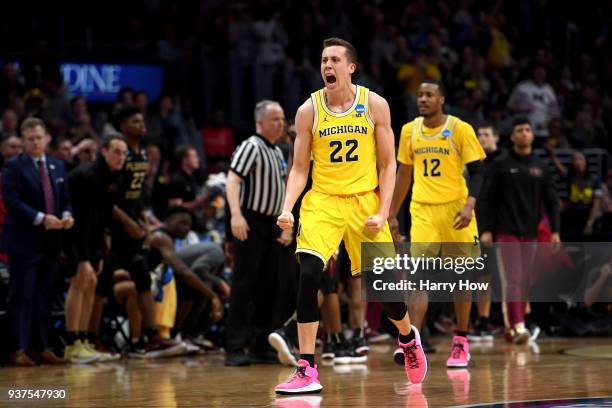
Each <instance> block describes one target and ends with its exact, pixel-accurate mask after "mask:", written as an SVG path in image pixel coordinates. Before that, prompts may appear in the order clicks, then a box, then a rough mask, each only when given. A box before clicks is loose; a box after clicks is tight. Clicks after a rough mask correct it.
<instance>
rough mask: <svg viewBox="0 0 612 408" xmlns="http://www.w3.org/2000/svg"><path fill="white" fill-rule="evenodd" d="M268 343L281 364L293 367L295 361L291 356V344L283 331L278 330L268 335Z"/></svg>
mask: <svg viewBox="0 0 612 408" xmlns="http://www.w3.org/2000/svg"><path fill="white" fill-rule="evenodd" d="M268 343H270V345H271V346H272V347H273V348H274V350H276V353H277V358H278V361H280V362H281V364H284V365H288V366H292V367H295V366H297V360H296V358H295V356H294V355H293V343H292V342H291V340H290V339H289V336H288V335H287V333H286V332H285V330H284V329H282V328H281V329H278V330H276V331H274V332H272V333H270V334H269V335H268Z"/></svg>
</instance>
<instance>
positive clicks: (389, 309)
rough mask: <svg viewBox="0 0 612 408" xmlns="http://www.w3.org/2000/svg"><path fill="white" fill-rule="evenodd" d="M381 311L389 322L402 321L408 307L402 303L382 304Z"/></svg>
mask: <svg viewBox="0 0 612 408" xmlns="http://www.w3.org/2000/svg"><path fill="white" fill-rule="evenodd" d="M381 305H382V309H383V311H384V312H385V316H387V317H388V318H389V319H391V320H402V319H403V318H404V316H406V312H408V306H406V303H404V302H382V303H381Z"/></svg>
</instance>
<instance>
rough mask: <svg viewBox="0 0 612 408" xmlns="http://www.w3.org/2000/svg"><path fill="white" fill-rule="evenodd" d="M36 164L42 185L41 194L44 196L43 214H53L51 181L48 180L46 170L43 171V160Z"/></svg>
mask: <svg viewBox="0 0 612 408" xmlns="http://www.w3.org/2000/svg"><path fill="white" fill-rule="evenodd" d="M37 162H38V173H39V174H40V181H41V183H42V188H43V193H44V194H45V213H46V214H55V205H54V199H53V188H52V187H51V181H50V180H49V174H48V173H47V169H45V162H44V161H43V160H37Z"/></svg>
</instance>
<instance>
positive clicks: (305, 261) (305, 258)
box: [297, 253, 323, 323]
mask: <svg viewBox="0 0 612 408" xmlns="http://www.w3.org/2000/svg"><path fill="white" fill-rule="evenodd" d="M322 273H323V261H321V260H320V259H319V258H317V257H316V256H314V255H310V254H304V253H301V254H300V287H299V289H298V297H297V321H298V322H300V323H310V322H318V321H319V305H318V303H317V292H318V291H319V285H320V283H321V275H322Z"/></svg>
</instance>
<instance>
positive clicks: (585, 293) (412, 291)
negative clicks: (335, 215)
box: [361, 240, 612, 306]
mask: <svg viewBox="0 0 612 408" xmlns="http://www.w3.org/2000/svg"><path fill="white" fill-rule="evenodd" d="M361 269H362V271H363V273H362V275H361V279H362V287H363V289H364V292H365V296H366V299H367V300H368V301H373V302H401V301H409V300H411V299H417V298H416V297H417V296H418V297H422V296H424V295H427V297H428V299H429V301H430V302H450V301H453V300H455V299H457V298H458V297H460V298H459V300H461V299H465V298H466V297H471V298H472V299H473V300H481V299H490V300H492V301H494V302H584V303H586V304H587V306H589V305H592V304H593V303H596V302H605V303H612V243H610V242H579V243H562V244H550V243H544V242H503V243H501V242H500V243H494V244H492V245H490V246H485V245H482V244H480V243H479V242H478V241H477V240H475V241H474V242H472V243H456V242H442V243H441V242H410V243H363V244H362V245H361Z"/></svg>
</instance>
